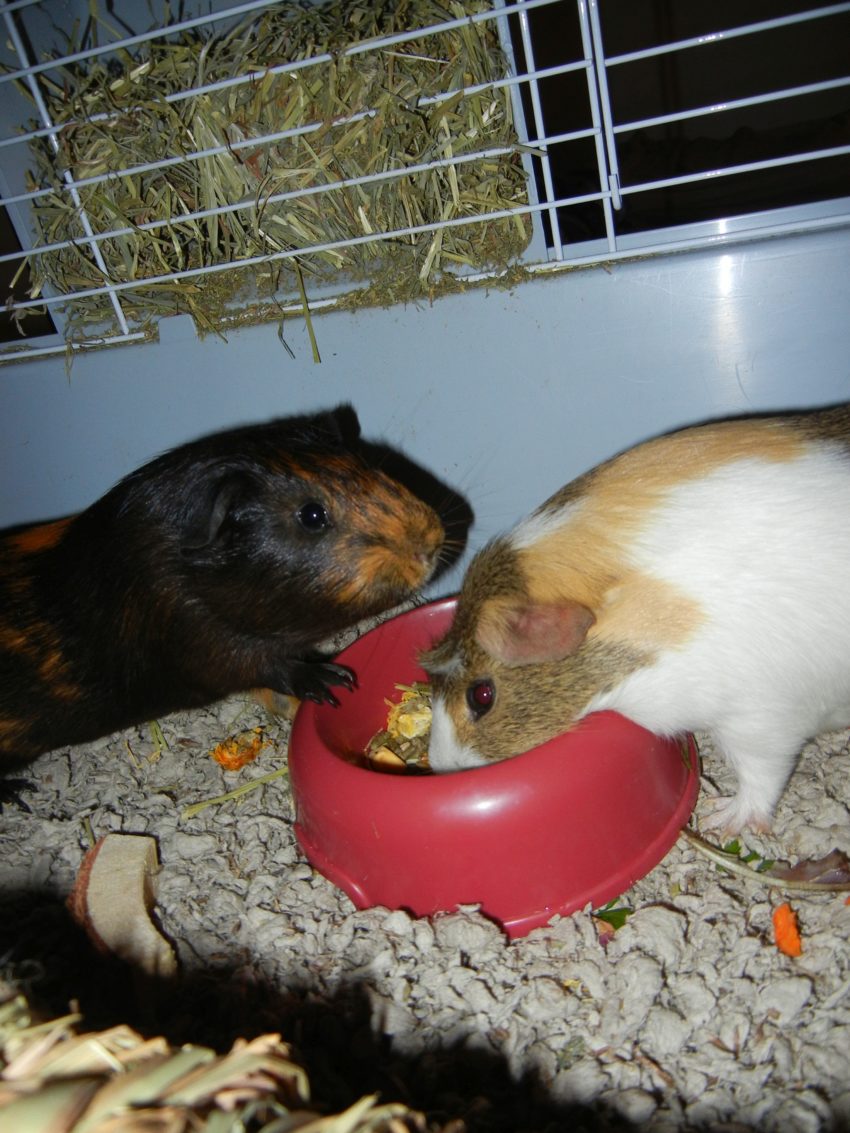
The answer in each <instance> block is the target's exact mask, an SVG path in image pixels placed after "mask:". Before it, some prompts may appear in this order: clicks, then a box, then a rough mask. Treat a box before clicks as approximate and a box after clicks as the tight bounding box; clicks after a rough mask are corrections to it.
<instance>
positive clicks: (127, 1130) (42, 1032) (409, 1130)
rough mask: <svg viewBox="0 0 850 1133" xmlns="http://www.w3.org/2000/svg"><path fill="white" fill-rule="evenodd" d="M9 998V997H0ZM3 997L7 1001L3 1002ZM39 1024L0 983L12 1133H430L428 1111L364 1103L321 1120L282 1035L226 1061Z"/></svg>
mask: <svg viewBox="0 0 850 1133" xmlns="http://www.w3.org/2000/svg"><path fill="white" fill-rule="evenodd" d="M4 991H5V995H4V994H3V993H4ZM4 999H5V1002H3V1000H4ZM79 1022H80V1020H79V1016H76V1015H69V1016H66V1017H64V1018H60V1019H52V1020H48V1021H39V1020H36V1019H34V1018H33V1017H32V1015H31V1013H30V1010H29V1007H28V1005H27V1002H26V1000H25V999H24V997H23V996H21V995H15V994H14V993H13V992H11V989H8V988H5V989H4V988H2V987H0V1128H2V1129H8V1130H10V1131H11V1130H14V1131H15V1133H47V1131H48V1130H49V1131H50V1133H288V1131H290V1130H293V1131H294V1130H296V1129H297V1130H299V1131H300V1133H425V1129H426V1123H425V1119H424V1118H423V1117H422V1115H421V1114H419V1113H417V1112H415V1111H413V1110H410V1109H408V1108H407V1107H406V1106H404V1105H401V1104H380V1103H379V1102H378V1099H377V1098H376V1097H375V1096H374V1095H368V1096H364V1097H363V1098H361V1099H360V1100H359V1101H358V1102H355V1104H354V1105H352V1106H350V1107H349V1108H348V1109H346V1110H345V1111H343V1112H342V1113H337V1114H325V1115H322V1114H321V1113H320V1112H319V1110H318V1109H316V1108H314V1105H313V1103H311V1100H310V1088H309V1083H308V1080H307V1075H306V1074H305V1072H304V1070H303V1069H302V1068H301V1067H300V1066H299V1065H298V1064H297V1063H295V1062H294V1061H293V1059H292V1054H291V1051H290V1048H289V1047H288V1046H287V1044H286V1043H283V1042H281V1040H280V1037H279V1036H278V1035H260V1036H258V1037H257V1038H254V1039H252V1040H251V1041H250V1042H249V1041H247V1040H245V1039H240V1040H238V1041H237V1042H236V1043H235V1044H234V1045H233V1047H232V1049H231V1050H230V1051H229V1052H227V1053H226V1054H223V1055H221V1054H217V1053H216V1052H215V1051H213V1050H211V1049H209V1048H207V1047H202V1046H191V1045H190V1046H182V1047H179V1048H175V1047H172V1046H170V1045H169V1043H168V1042H167V1041H166V1040H165V1039H164V1038H151V1039H145V1038H143V1037H142V1036H141V1035H139V1034H137V1033H136V1032H135V1031H133V1030H132V1029H131V1028H130V1027H127V1026H125V1025H123V1024H122V1025H119V1026H115V1027H111V1028H110V1029H109V1030H106V1031H98V1032H85V1031H80V1030H79V1029H78V1024H79Z"/></svg>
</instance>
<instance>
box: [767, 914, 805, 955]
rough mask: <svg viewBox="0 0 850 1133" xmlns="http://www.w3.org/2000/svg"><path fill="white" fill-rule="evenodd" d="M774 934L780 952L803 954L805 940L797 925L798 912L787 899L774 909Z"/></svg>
mask: <svg viewBox="0 0 850 1133" xmlns="http://www.w3.org/2000/svg"><path fill="white" fill-rule="evenodd" d="M773 934H774V937H775V938H776V947H777V948H778V949H779V951H780V952H784V953H785V955H786V956H800V955H801V954H802V951H803V942H802V941H801V939H800V930H799V928H798V927H797V914H796V913H795V912H794V910H793V909H792V908H791V906H790V905H789V904H788V902H787V901H786V902H785V904H784V905H779V906H778V908H776V909H774V911H773Z"/></svg>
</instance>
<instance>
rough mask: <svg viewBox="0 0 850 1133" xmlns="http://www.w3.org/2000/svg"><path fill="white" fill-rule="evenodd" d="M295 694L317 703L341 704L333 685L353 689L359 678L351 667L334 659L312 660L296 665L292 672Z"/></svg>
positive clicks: (292, 686) (302, 698) (299, 697)
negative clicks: (336, 662) (335, 661)
mask: <svg viewBox="0 0 850 1133" xmlns="http://www.w3.org/2000/svg"><path fill="white" fill-rule="evenodd" d="M289 683H290V686H291V690H292V694H293V696H297V697H298V699H299V700H312V701H315V703H316V704H333V705H334V706H336V705H338V704H339V699H338V697H337V696H336V694H335V693H334V692H333V689H332V686H333V685H342V686H343V687H344V688H347V689H349V690H350V689H353V688H355V686H356V684H357V679H356V677H355V676H354V673H353V672H352V671H351V669H347V668H346V667H345V666H344V665H337V664H335V663H334V662H333V661H310V662H303V663H302V664H300V665H298V666H296V667H295V668H294V669H293V670H292V672H291V674H290V682H289Z"/></svg>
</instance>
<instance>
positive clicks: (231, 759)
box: [210, 728, 269, 771]
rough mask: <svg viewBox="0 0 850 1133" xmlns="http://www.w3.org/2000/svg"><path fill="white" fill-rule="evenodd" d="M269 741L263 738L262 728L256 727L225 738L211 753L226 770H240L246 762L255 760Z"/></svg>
mask: <svg viewBox="0 0 850 1133" xmlns="http://www.w3.org/2000/svg"><path fill="white" fill-rule="evenodd" d="M268 742H269V741H268V740H266V739H264V738H263V730H262V728H254V729H253V730H252V731H250V732H243V734H242V735H240V736H233V737H231V738H230V739H228V740H223V741H222V742H221V743H220V744H217V745H216V746H215V747H214V748H213V749H212V751H211V752H210V755H211V756H212V757H213V759H214V760H215V761H216V763H220V764H221V766H222V767H223V768H224V770H225V771H238V770H239V769H240V767H244V766H245V764H246V763H251V762H253V760H255V759H256V758H257V756H258V755H259V754H260V752H261V751H262V749H263V748H264V747H266V745H267V744H268Z"/></svg>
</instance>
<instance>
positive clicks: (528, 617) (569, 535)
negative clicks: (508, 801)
mask: <svg viewBox="0 0 850 1133" xmlns="http://www.w3.org/2000/svg"><path fill="white" fill-rule="evenodd" d="M848 515H850V409H849V408H848V407H846V406H840V407H837V408H833V409H826V410H818V411H815V412H812V413H798V414H788V415H774V416H770V417H755V418H747V419H744V418H742V419H738V420H733V421H726V422H718V423H714V424H709V425H702V426H696V427H692V428H689V429H685V430H681V431H679V432H676V433H673V434H669V435H667V436H663V437H659V438H657V439H655V440H652V441H649V442H646V443H644V444H641V445H638V446H636V447H635V448H633V449H630V450H628V451H627V452H625V453H622V454H621V455H620V456H618V457H615V458H614V459H612V460H610V461H608V462H606V463H605V464H602V465H600V466H599V467H597V468H595V469H593V470H591V471H590V472H588V473H586V474H585V475H583V476H581V477H580V478H579V479H578V480H576V481H573V482H572V483H570V484H568V485H567V486H566V487H564V488H563V489H561V490H560V491H559V492H557V493H556V494H555V495H554V496H552V497H551V498H550V499H549V500H547V501H546V502H545V503H544V504H542V505H541V506H540V507H539V508H538V509H537V510H536V511H535V512H533V513H532V514H531V515H530V516H529V517H528V518H526V519H524V520H523V521H521V522H520V523H519V524H518V526H517V527H516V528H515V529H514V530H513V531H512V532H510V533H508V534H506V535H504V536H502V537H499V538H497V539H496V540H494V541H493V542H492V543H491V544H490V545H489V546H487V547H485V548H484V549H483V550H482V551H481V552H479V554H478V555H477V556H476V557H475V558H474V559H473V561H472V563H471V564H470V566H469V569H468V571H467V573H466V577H465V579H464V582H463V586H462V591H461V595H460V598H459V601H458V607H457V614H456V618H455V621H454V623H453V625H452V627H451V629H450V630H449V632H448V633H447V634H446V636H445V637H444V639H443V640H442V641H441V642H439V643H438V644H437V645H436V646H435V647H434V648H433V649H432V650H431V651H430V652H429V653H428V654H427V655H426V656H425V658H424V659H423V660H424V664H425V667H426V668H427V669H428V670H429V671H430V673H431V675H432V678H433V683H434V719H433V726H432V740H431V749H430V754H429V758H430V762H431V766H432V768H434V769H435V770H438V771H439V770H453V769H455V768H461V767H470V766H475V765H477V764H480V763H485V762H488V761H491V760H498V759H503V758H508V757H510V756H512V755H516V754H518V753H519V752H521V751H525V750H527V749H528V748H530V747H533V746H535V745H537V744H539V743H542V742H544V741H545V740H548V739H550V738H551V737H552V736H554V735H556V734H558V733H559V732H562V731H565V730H567V729H569V728H570V727H572V726H573V724H575V722H576V721H577V720H579V719H580V718H581V717H583V716H585V715H587V714H588V713H589V712H593V711H595V710H597V709H603V708H605V709H612V710H614V711H618V712H621V713H622V714H623V715H625V716H628V717H629V718H630V719H632V720H634V721H635V722H636V723H638V724H641V725H642V726H643V727H646V728H648V729H649V730H651V731H655V732H656V733H658V734H662V735H673V734H677V733H683V732H688V731H706V732H709V733H710V734H711V735H712V738H713V741H714V744H715V746H716V748H717V749H718V751H719V752H720V753H721V754H722V755H724V756H725V757H726V759H727V760H728V761H729V763H730V764H731V766H732V768H733V769H734V771H735V773H736V776H737V780H738V792H737V795H736V796H735V798H734V799H731V800H728V801H727V802H725V803H723V804H721V805H720V806H718V808H717V812H716V822H715V825H717V826H718V827H722V828H723V829H726V830H736V829H740V828H741V827H743V826H744V825H755V826H762V827H764V826H766V825H767V824H768V823H769V821H770V817H771V815H772V812H773V809H774V807H775V805H776V802H777V800H778V798H779V796H780V794H781V792H782V789H783V787H784V784H785V782H786V781H787V777H788V775H789V774H790V771H791V769H792V768H793V764H794V761H795V759H796V756H797V754H798V752H799V750H800V748H801V746H802V745H803V743H804V742H805V741H806V740H807V739H808V738H809V737H811V736H813V735H815V734H816V733H817V732H819V731H824V730H827V729H831V728H837V727H844V726H850V586H848V585H847V580H848V578H850V525H848V523H847V516H848Z"/></svg>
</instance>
